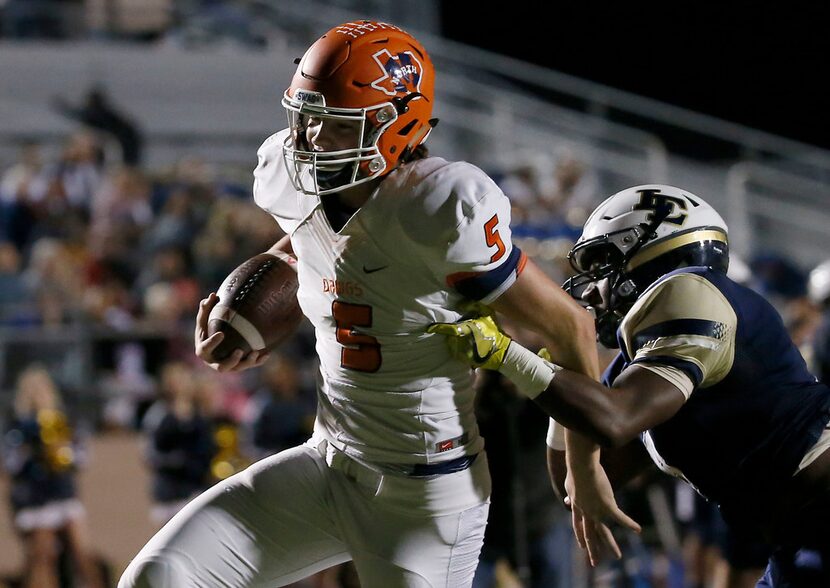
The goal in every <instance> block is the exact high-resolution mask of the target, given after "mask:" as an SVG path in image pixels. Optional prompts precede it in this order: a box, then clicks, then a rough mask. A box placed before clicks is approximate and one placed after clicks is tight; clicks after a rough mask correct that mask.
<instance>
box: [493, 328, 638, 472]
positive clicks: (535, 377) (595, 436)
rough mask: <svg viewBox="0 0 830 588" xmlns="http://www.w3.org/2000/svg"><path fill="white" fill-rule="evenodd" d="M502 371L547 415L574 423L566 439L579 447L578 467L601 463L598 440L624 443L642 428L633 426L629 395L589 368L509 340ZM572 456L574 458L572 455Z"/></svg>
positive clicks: (558, 420)
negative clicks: (564, 364) (566, 365)
mask: <svg viewBox="0 0 830 588" xmlns="http://www.w3.org/2000/svg"><path fill="white" fill-rule="evenodd" d="M499 371H500V372H501V373H502V374H504V375H505V376H506V377H507V378H508V379H510V380H511V381H512V382H513V383H514V384H516V386H517V387H518V388H519V390H521V391H522V392H524V393H525V394H526V395H527V396H528V397H530V398H531V399H533V401H534V402H536V404H537V405H539V407H541V408H542V410H543V411H545V413H546V414H548V416H550V417H551V418H553V419H555V420H556V421H557V422H558V423H560V424H562V425H563V426H565V427H566V428H567V429H569V431H566V435H565V442H566V446H567V449H568V450H570V449H571V447H572V446H573V447H574V451H575V453H574V454H573V458H574V460H575V462H574V463H573V467H577V468H579V467H583V466H586V465H589V464H595V463H598V461H599V455H598V454H597V450H598V448H597V446H596V444H597V443H598V444H601V445H605V446H611V445H619V444H622V443H624V442H627V441H628V440H630V439H631V438H632V436H633V435H636V433H637V432H639V431H637V430H634V428H632V427H630V426H628V422H629V421H630V420H631V419H630V418H629V416H630V415H629V413H630V412H631V411H630V410H629V408H630V407H629V406H627V400H626V399H627V397H628V395H622V394H620V393H619V392H618V391H616V390H612V389H609V388H606V387H605V386H603V385H602V384H600V383H598V382H595V381H594V380H592V379H591V378H589V377H588V376H586V375H584V374H580V373H577V372H574V371H571V370H566V369H562V368H561V367H559V366H554V365H553V364H551V363H549V362H546V361H544V360H543V359H542V358H540V357H538V356H536V355H535V354H533V353H532V352H530V351H528V350H527V349H525V348H524V347H522V346H521V345H520V344H518V343H516V342H515V341H513V342H511V343H510V346H509V347H508V349H507V352H506V354H505V358H504V361H503V362H502V365H501V367H500V368H499ZM573 432H576V433H578V434H577V435H573V434H571V433H573ZM569 436H570V439H569ZM569 442H570V444H569ZM576 460H582V461H576ZM585 460H590V461H585ZM568 462H569V464H570V463H572V460H571V457H569V458H568Z"/></svg>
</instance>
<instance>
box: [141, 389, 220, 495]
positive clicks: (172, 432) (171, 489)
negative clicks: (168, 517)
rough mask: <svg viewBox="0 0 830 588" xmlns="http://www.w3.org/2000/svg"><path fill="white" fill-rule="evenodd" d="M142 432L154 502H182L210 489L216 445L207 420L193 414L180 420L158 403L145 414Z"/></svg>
mask: <svg viewBox="0 0 830 588" xmlns="http://www.w3.org/2000/svg"><path fill="white" fill-rule="evenodd" d="M144 430H145V433H146V434H147V435H148V436H149V455H148V458H149V461H150V466H151V467H152V469H153V499H154V500H156V501H158V502H171V501H177V500H184V499H188V498H191V497H192V496H194V495H196V494H198V493H199V492H202V491H203V490H205V489H206V488H207V487H208V486H210V462H211V459H212V458H213V456H214V455H215V453H216V446H215V444H214V440H213V431H212V427H211V424H210V422H209V421H208V420H207V419H206V418H204V417H203V416H201V415H200V414H199V413H194V414H193V415H192V416H191V417H190V418H188V419H180V418H178V417H177V416H176V415H175V414H174V413H173V412H172V410H170V409H169V408H168V407H167V406H166V404H165V403H164V402H158V403H156V404H155V405H153V406H152V407H151V408H150V410H149V411H148V412H147V416H146V417H145V419H144Z"/></svg>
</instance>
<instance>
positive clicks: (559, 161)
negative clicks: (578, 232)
mask: <svg viewBox="0 0 830 588" xmlns="http://www.w3.org/2000/svg"><path fill="white" fill-rule="evenodd" d="M600 193H601V192H600V187H599V185H598V181H597V177H596V175H595V174H594V173H593V172H592V170H591V169H590V167H589V166H588V165H587V164H586V163H585V162H584V161H583V160H582V159H581V158H580V157H579V156H578V155H577V154H576V153H574V152H573V151H572V150H570V149H568V148H565V147H561V148H559V149H558V150H557V151H556V153H555V154H554V169H553V174H552V176H551V181H550V182H549V183H548V184H547V185H546V186H544V187H543V188H542V190H541V198H540V200H539V205H540V206H541V208H542V209H543V210H546V211H547V215H548V216H549V217H550V218H551V219H553V220H554V221H559V222H560V223H563V222H564V223H567V224H568V225H569V226H571V227H581V226H582V224H583V223H584V222H585V219H587V218H588V213H589V212H591V210H593V208H594V206H596V205H597V204H599V200H598V194H600Z"/></svg>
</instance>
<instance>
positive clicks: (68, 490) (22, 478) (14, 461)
mask: <svg viewBox="0 0 830 588" xmlns="http://www.w3.org/2000/svg"><path fill="white" fill-rule="evenodd" d="M42 429H43V428H42V426H41V423H40V422H39V421H38V419H37V417H36V416H33V417H31V418H15V419H13V420H12V421H11V422H10V423H9V426H8V428H7V430H6V431H5V434H4V436H3V457H4V463H5V469H6V471H7V472H8V473H9V475H10V478H11V489H10V498H11V505H12V508H13V509H14V510H15V511H17V510H20V509H23V508H36V507H40V506H45V505H47V504H49V503H50V502H55V501H59V500H67V499H70V498H75V497H76V494H77V492H76V487H75V467H74V460H68V461H62V460H59V459H55V455H54V453H55V451H56V449H57V450H59V449H61V448H56V447H52V446H50V444H49V443H45V442H44V440H43V435H42V432H43V430H42ZM66 441H68V442H71V441H72V440H71V439H68V440H66ZM67 447H68V448H70V447H71V449H72V453H74V451H75V448H74V446H70V445H67ZM70 455H72V454H70Z"/></svg>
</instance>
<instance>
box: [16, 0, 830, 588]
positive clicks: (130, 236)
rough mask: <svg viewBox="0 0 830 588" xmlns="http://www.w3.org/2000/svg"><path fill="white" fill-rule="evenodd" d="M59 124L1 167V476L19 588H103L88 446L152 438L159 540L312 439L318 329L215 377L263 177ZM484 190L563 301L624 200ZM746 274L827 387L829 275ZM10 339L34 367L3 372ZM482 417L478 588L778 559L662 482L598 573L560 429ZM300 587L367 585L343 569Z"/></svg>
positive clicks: (766, 261)
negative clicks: (560, 285)
mask: <svg viewBox="0 0 830 588" xmlns="http://www.w3.org/2000/svg"><path fill="white" fill-rule="evenodd" d="M6 7H7V8H8V4H7V5H6ZM55 108H57V109H59V110H61V111H62V112H64V114H66V116H68V117H70V118H72V119H74V120H77V121H78V122H79V123H80V124H79V127H78V130H77V132H75V133H73V134H72V135H71V136H68V137H67V138H66V140H65V142H64V144H63V147H62V148H61V149H60V150H57V151H55V150H49V149H46V148H44V146H42V145H38V144H37V143H30V144H25V145H22V146H21V148H20V152H19V156H18V159H17V161H15V162H13V163H11V164H8V165H4V166H3V168H2V169H0V348H2V349H4V350H5V351H6V352H5V353H4V354H0V358H5V359H3V361H5V362H6V363H5V365H4V366H3V369H2V370H0V390H1V391H2V394H0V408H2V409H3V412H4V415H3V416H4V427H3V431H4V436H3V444H2V445H3V464H4V469H5V472H6V475H7V477H8V479H9V482H10V487H11V494H10V507H11V511H10V512H11V515H12V519H13V521H14V526H15V528H16V530H17V531H18V532H19V533H20V538H21V541H22V542H23V544H24V553H25V554H26V568H25V570H24V574H23V577H24V580H23V582H24V583H22V584H19V585H25V586H38V587H41V588H44V587H46V588H48V587H50V586H59V585H60V586H71V585H75V584H73V583H72V578H73V577H74V578H77V579H78V580H79V581H80V582H81V585H86V586H90V587H95V586H104V585H108V583H109V582H110V580H111V577H112V574H113V573H117V572H119V571H120V570H111V569H109V568H108V567H107V564H106V562H100V561H97V560H96V559H95V558H94V557H93V556H92V555H90V553H89V549H88V544H89V539H88V537H87V535H86V531H85V528H84V525H83V520H84V512H85V510H84V505H83V497H82V496H79V495H78V492H77V487H76V484H75V476H76V474H77V471H78V469H79V468H80V467H83V465H84V463H85V458H84V454H85V452H84V444H85V439H87V438H88V436H89V435H90V434H103V433H105V432H107V431H111V430H121V431H125V430H126V431H131V432H133V433H135V434H140V435H141V436H142V437H143V439H144V446H145V451H144V455H145V461H146V467H147V468H148V470H149V471H150V472H151V477H152V486H151V488H149V492H150V493H151V497H152V505H153V506H152V509H151V512H149V513H148V517H150V518H151V519H152V520H153V521H154V523H155V524H156V525H161V524H163V523H164V522H165V521H166V520H168V519H169V518H170V517H171V516H172V515H173V514H175V512H177V510H178V509H180V508H181V507H182V506H183V505H184V504H185V503H186V502H187V501H188V500H189V499H190V498H192V497H193V496H194V495H196V494H198V493H199V492H201V491H202V490H203V489H205V488H206V487H208V486H209V485H211V484H212V483H214V482H215V481H217V480H220V479H223V478H225V477H227V476H229V475H232V474H233V473H235V472H237V471H239V470H240V469H242V468H244V467H245V466H247V465H248V464H250V463H252V462H253V461H255V460H257V459H260V458H262V457H264V456H266V455H270V454H272V453H274V452H278V451H280V450H282V449H284V448H287V447H290V446H293V445H296V444H298V443H300V442H302V441H303V440H304V439H305V438H307V437H308V435H309V433H310V431H311V427H312V423H313V419H314V412H315V397H314V391H313V390H314V377H315V371H316V359H315V354H314V343H313V334H312V333H310V331H309V328H308V326H307V325H303V326H302V327H301V330H300V332H299V334H298V336H297V337H296V338H295V339H294V340H292V341H291V342H290V343H289V344H286V345H285V346H284V347H282V348H281V349H280V352H279V353H278V354H277V355H275V356H274V357H273V358H272V359H271V360H270V361H269V362H268V363H267V364H266V365H264V366H263V367H262V368H259V369H256V370H251V371H249V372H243V373H241V374H218V373H216V372H213V371H211V370H209V369H208V368H206V367H205V366H203V365H201V363H200V362H198V361H197V360H196V358H195V356H194V354H193V350H192V332H193V327H194V318H195V314H196V309H197V305H198V302H199V300H200V299H201V298H202V297H203V296H205V295H206V294H207V293H208V292H210V291H211V290H212V289H215V288H216V287H217V286H218V284H219V283H221V281H222V280H223V279H224V277H225V276H226V275H227V274H228V273H229V272H230V271H231V270H232V269H233V268H234V267H235V266H236V265H238V264H239V263H240V262H241V261H242V260H244V259H247V258H248V257H250V256H252V255H254V254H256V253H259V252H261V251H263V250H265V249H267V248H269V247H270V246H271V245H272V244H273V243H274V242H275V241H276V240H277V239H278V238H279V237H280V234H279V230H278V227H277V225H276V223H274V222H273V220H272V219H271V218H269V216H268V215H267V214H266V213H265V212H263V211H261V210H260V209H258V208H257V207H256V206H255V205H254V204H253V201H252V199H251V197H250V177H251V176H250V171H251V170H242V171H241V172H240V171H239V170H226V169H221V168H220V167H218V166H215V165H212V164H211V163H210V162H206V161H201V160H198V159H194V158H188V157H185V158H182V159H181V160H180V161H178V162H176V163H175V164H173V165H171V166H169V167H168V168H165V169H152V170H150V169H146V168H144V167H143V166H142V164H141V161H142V155H141V154H142V139H141V134H140V131H139V129H138V127H136V126H135V125H134V124H133V123H131V121H130V119H129V117H127V116H124V115H121V114H120V113H118V112H117V110H115V109H114V107H113V106H112V105H110V104H108V102H107V97H106V94H105V91H104V89H102V88H94V89H92V90H91V91H90V93H89V95H88V97H87V99H86V100H85V101H84V102H83V103H82V104H80V105H74V106H73V105H70V104H66V103H64V102H60V101H56V104H55ZM112 145H117V148H116V149H111V148H110V147H111V146H112ZM252 157H253V154H252ZM487 171H488V173H490V174H491V175H492V177H493V178H494V179H495V180H496V181H497V182H498V183H499V184H500V186H501V187H502V189H503V190H504V191H505V193H506V194H507V195H508V197H509V198H510V199H511V201H512V202H513V218H514V222H513V224H514V227H515V233H514V236H515V239H516V241H517V242H518V243H519V245H520V246H521V247H522V248H523V249H524V250H525V251H526V252H527V253H529V254H530V255H532V256H533V257H535V258H537V259H539V260H540V262H541V263H542V265H543V266H544V267H545V268H546V270H548V271H549V272H550V273H551V275H552V276H553V277H554V278H555V279H556V280H557V281H560V282H561V281H562V280H563V279H564V278H565V277H567V276H568V275H569V271H570V270H569V267H568V263H567V260H566V259H565V256H564V254H565V253H566V252H567V250H568V248H569V247H570V245H571V244H572V243H573V240H574V239H575V238H576V236H577V235H578V234H579V228H580V226H581V224H582V223H583V222H584V220H585V218H586V217H587V214H588V212H589V211H590V210H591V209H592V208H593V207H594V206H595V205H596V204H597V203H598V202H599V200H600V199H601V198H602V195H603V194H604V193H606V192H607V193H610V191H613V189H616V188H620V187H621V186H605V185H604V184H603V182H601V181H600V178H599V177H598V176H597V175H596V174H595V173H594V172H593V170H592V169H591V167H590V166H589V165H587V164H586V163H585V162H584V161H583V160H582V159H581V158H580V156H579V154H577V153H573V152H571V151H568V150H565V149H562V150H559V151H556V152H554V153H552V154H551V156H550V157H549V158H548V159H545V160H544V161H540V160H539V159H538V158H537V159H535V160H531V159H527V160H519V161H517V163H516V164H515V165H513V166H510V167H508V168H506V169H499V170H487ZM808 269H809V268H808ZM731 275H732V277H733V278H734V279H736V280H738V281H742V282H744V283H746V284H747V285H749V286H751V287H753V288H756V289H758V290H759V291H761V292H763V293H764V294H765V295H766V296H767V297H768V298H770V299H771V300H772V301H773V303H774V304H775V305H776V306H777V307H778V308H779V310H780V311H781V314H782V316H783V318H784V320H785V322H786V324H787V326H788V327H789V329H790V332H791V333H792V335H793V338H794V339H795V340H796V342H797V343H798V344H799V346H800V348H801V349H802V350H803V353H804V356H805V359H806V360H807V361H808V362H809V363H810V365H811V366H812V367H813V368H814V369H815V373H816V375H817V376H819V377H822V378H827V377H828V373H830V357H828V347H830V335H828V333H830V311H828V310H827V309H828V302H829V301H830V265H828V264H824V265H822V266H819V267H818V268H816V269H815V270H814V271H813V272H812V273H809V272H808V271H806V269H805V268H802V267H800V266H799V265H798V264H797V263H795V262H794V261H792V260H788V259H785V258H782V257H781V256H778V255H775V254H771V253H763V254H759V255H757V256H756V257H754V258H753V259H750V260H746V261H743V260H740V259H735V260H734V261H733V264H732V269H731ZM31 332H37V333H40V334H41V335H42V336H44V337H46V339H48V338H49V337H52V336H57V335H58V334H63V335H62V336H63V337H65V336H66V333H69V334H70V335H69V339H68V341H69V343H68V347H65V348H62V349H63V351H58V352H56V351H55V349H54V348H42V347H41V346H39V345H32V346H31V349H29V348H27V347H26V343H25V341H26V338H25V337H24V334H26V333H31ZM523 337H527V335H523V334H517V338H519V339H522V340H523V341H524V342H526V343H527V344H528V345H531V346H533V344H534V342H533V341H532V340H530V339H529V338H528V339H523ZM42 340H43V339H39V341H42ZM12 342H13V343H14V346H13V347H14V349H15V352H16V353H22V355H20V356H19V357H21V358H22V359H21V361H12V360H10V359H9V358H13V357H15V356H13V355H12V354H11V351H10V349H11V348H12V345H10V344H11V343H12ZM85 345H88V346H90V347H89V348H90V350H91V352H90V357H91V359H90V360H89V362H88V364H87V365H86V367H85V368H84V370H83V371H82V372H81V382H82V383H81V385H79V384H78V378H77V377H76V378H75V379H73V378H72V377H71V374H72V370H73V369H75V368H73V367H72V366H71V365H70V364H72V363H73V361H74V359H73V358H74V356H72V355H71V354H70V348H78V347H82V346H85ZM21 350H27V351H26V353H23V351H21ZM606 359H609V357H608V356H606ZM76 367H77V366H76ZM89 396H91V397H92V398H94V402H93V403H90V402H88V401H85V398H87V397H89ZM478 414H479V419H480V422H481V427H482V429H483V432H484V435H485V437H486V438H487V440H488V453H489V454H490V462H491V467H492V468H493V470H494V472H493V474H494V476H493V477H494V480H495V484H494V491H493V506H492V511H491V519H490V524H489V526H488V531H487V539H486V541H485V549H484V552H483V554H482V563H481V568H480V570H479V574H478V575H477V579H476V584H475V586H476V588H492V587H494V586H501V587H507V586H527V587H534V588H535V587H543V586H544V587H554V588H557V587H567V586H579V585H594V586H623V585H625V586H654V587H658V586H666V587H668V586H676V587H678V588H680V587H686V586H700V587H703V586H706V587H710V586H725V585H726V584H724V583H723V582H725V580H724V578H726V577H727V576H728V574H729V573H730V570H731V571H732V572H733V573H735V572H736V571H737V572H740V573H745V574H746V578H753V577H757V576H758V575H759V574H760V571H759V569H758V568H759V567H763V563H764V562H765V560H766V552H765V547H764V546H763V545H757V544H755V543H753V542H752V541H750V540H747V539H746V538H736V537H732V536H730V535H729V533H728V531H727V530H726V529H725V528H724V526H723V523H722V521H720V519H719V515H718V514H717V512H716V511H715V510H713V509H712V508H711V506H710V505H708V504H706V503H705V502H704V501H702V500H700V499H697V498H696V497H695V496H694V495H692V494H689V493H688V492H687V491H684V490H681V489H679V488H677V487H676V486H675V484H674V482H673V481H671V480H669V479H666V478H662V477H655V478H648V479H643V480H641V481H640V483H639V485H638V486H637V488H636V489H635V490H633V491H629V492H627V493H626V494H625V496H624V497H623V501H624V503H625V504H626V507H627V508H628V509H629V510H630V511H631V512H632V513H634V514H635V518H638V520H640V521H641V522H644V523H645V527H646V531H645V532H644V534H643V535H642V536H641V537H634V536H630V537H625V538H624V542H625V543H626V548H625V551H626V554H627V555H626V559H625V560H624V561H623V562H619V563H613V564H606V565H604V566H602V567H600V568H599V569H598V570H593V571H591V570H589V569H588V568H587V567H586V566H585V565H584V562H583V561H582V559H581V558H580V555H579V552H578V550H575V549H574V548H573V539H572V535H571V533H570V530H569V517H568V514H567V512H565V510H564V509H563V508H562V507H561V506H559V504H558V503H557V502H556V500H555V498H554V496H553V494H552V492H551V491H550V487H549V484H548V482H547V474H546V469H545V462H544V460H545V457H544V446H543V444H542V443H543V442H542V439H543V438H544V432H545V429H546V426H547V424H546V419H545V418H544V417H543V416H542V415H541V413H540V412H539V411H538V410H536V409H535V407H534V406H532V404H531V403H530V402H529V401H527V400H526V399H524V397H521V396H519V395H517V394H514V393H513V391H512V389H511V387H510V386H509V385H508V384H507V383H505V382H503V381H501V380H500V379H499V378H498V377H497V376H488V377H485V378H482V380H481V381H480V395H479V402H478ZM89 508H92V507H91V506H90V507H89ZM56 546H57V547H56ZM67 569H68V570H71V571H70V572H66V570H67ZM73 574H74V575H73ZM719 582H720V583H719ZM746 582H749V580H746ZM304 585H307V586H319V587H323V588H337V587H348V586H354V585H355V583H354V577H353V575H351V574H350V573H349V568H348V566H346V567H343V568H341V569H339V570H336V571H333V572H329V573H325V574H321V575H319V576H318V577H316V578H314V579H312V580H311V581H310V582H309V583H306V584H304ZM734 585H736V586H738V585H740V584H734ZM744 585H747V586H749V585H753V584H749V583H746V584H744Z"/></svg>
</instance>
